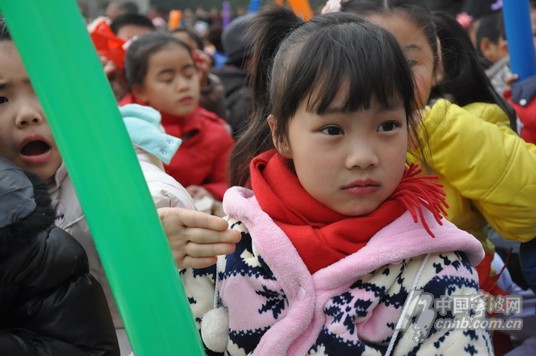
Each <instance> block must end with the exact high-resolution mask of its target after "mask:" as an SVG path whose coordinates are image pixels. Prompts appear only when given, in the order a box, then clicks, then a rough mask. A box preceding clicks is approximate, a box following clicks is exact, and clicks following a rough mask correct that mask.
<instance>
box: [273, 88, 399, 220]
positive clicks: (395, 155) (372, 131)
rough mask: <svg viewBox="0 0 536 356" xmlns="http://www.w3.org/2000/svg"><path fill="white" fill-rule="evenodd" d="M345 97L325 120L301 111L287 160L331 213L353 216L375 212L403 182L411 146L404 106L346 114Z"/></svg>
mask: <svg viewBox="0 0 536 356" xmlns="http://www.w3.org/2000/svg"><path fill="white" fill-rule="evenodd" d="M343 99H344V98H341V96H340V95H339V96H338V97H337V98H335V100H334V102H333V103H332V104H331V105H330V108H328V113H326V114H324V115H322V116H319V115H317V114H314V113H311V112H308V111H306V104H305V103H306V100H304V101H303V102H302V103H301V105H300V106H299V107H298V110H297V112H296V114H295V116H294V117H293V118H292V119H291V120H290V123H289V128H288V147H287V149H281V150H280V151H281V153H282V155H283V156H285V157H287V158H290V159H292V160H293V162H294V167H295V169H296V174H297V176H298V179H299V180H300V183H301V184H302V186H303V187H304V188H305V190H306V191H307V192H309V194H311V195H312V196H313V197H314V198H315V199H317V200H318V201H320V202H321V203H323V204H324V205H325V206H327V207H329V208H330V209H332V210H334V211H336V212H338V213H340V214H344V215H348V216H361V215H366V214H369V213H370V212H372V211H374V210H375V209H376V208H377V207H378V206H379V205H380V204H382V202H384V201H385V200H386V199H387V198H388V197H389V196H390V195H391V194H392V193H393V192H394V190H395V189H396V187H397V186H398V184H399V183H400V180H401V178H402V175H403V172H404V166H405V159H406V148H407V142H408V134H407V124H406V112H405V109H404V106H403V103H402V102H400V103H399V105H397V106H396V107H392V108H382V107H380V106H379V105H378V104H377V103H376V102H375V101H373V105H372V106H371V108H370V109H368V110H360V111H356V112H352V113H346V112H342V111H341V110H340V109H339V108H341V107H342V102H343Z"/></svg>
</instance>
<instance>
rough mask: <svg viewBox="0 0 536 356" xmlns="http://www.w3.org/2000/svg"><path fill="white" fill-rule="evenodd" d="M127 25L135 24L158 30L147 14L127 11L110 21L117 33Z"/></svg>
mask: <svg viewBox="0 0 536 356" xmlns="http://www.w3.org/2000/svg"><path fill="white" fill-rule="evenodd" d="M126 25H135V26H140V27H147V28H148V29H151V30H156V26H155V25H154V24H153V21H151V19H150V18H149V17H147V16H145V15H141V14H133V13H126V14H123V15H120V16H117V17H116V18H115V19H113V20H112V22H110V29H111V30H112V32H113V33H115V34H116V35H117V34H118V33H119V30H120V29H121V28H122V27H123V26H126Z"/></svg>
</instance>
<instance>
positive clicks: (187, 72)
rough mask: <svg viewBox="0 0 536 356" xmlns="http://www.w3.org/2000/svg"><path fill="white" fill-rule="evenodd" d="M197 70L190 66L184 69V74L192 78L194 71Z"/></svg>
mask: <svg viewBox="0 0 536 356" xmlns="http://www.w3.org/2000/svg"><path fill="white" fill-rule="evenodd" d="M196 72H197V69H195V68H192V69H188V70H185V71H184V76H185V77H186V78H188V79H192V78H193V76H194V75H195V73H196Z"/></svg>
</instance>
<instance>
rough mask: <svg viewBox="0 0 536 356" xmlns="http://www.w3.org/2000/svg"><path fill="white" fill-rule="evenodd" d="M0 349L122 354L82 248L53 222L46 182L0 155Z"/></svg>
mask: <svg viewBox="0 0 536 356" xmlns="http://www.w3.org/2000/svg"><path fill="white" fill-rule="evenodd" d="M0 355H2V356H3V355H6V356H7V355H9V356H18V355H54V356H63V355H65V356H77V355H119V347H118V344H117V338H116V335H115V330H114V326H113V323H112V319H111V316H110V313H109V310H108V306H107V304H106V299H105V297H104V294H103V291H102V289H101V286H100V284H99V283H98V282H97V281H96V280H95V279H94V278H93V277H92V276H91V275H90V274H89V269H88V262H87V257H86V255H85V252H84V250H83V248H82V247H81V246H80V244H79V243H78V242H77V241H76V240H75V239H74V238H73V237H72V236H71V235H69V234H67V233H66V232H65V231H63V230H62V229H60V228H58V227H56V226H55V225H54V211H53V209H52V208H51V206H50V198H49V196H48V193H47V188H46V186H45V185H44V184H43V183H41V182H40V181H39V179H38V178H36V177H35V176H33V175H31V174H24V173H23V172H22V171H21V170H20V169H18V168H17V167H15V166H13V165H12V164H11V163H10V162H9V161H7V160H5V159H3V158H1V157H0Z"/></svg>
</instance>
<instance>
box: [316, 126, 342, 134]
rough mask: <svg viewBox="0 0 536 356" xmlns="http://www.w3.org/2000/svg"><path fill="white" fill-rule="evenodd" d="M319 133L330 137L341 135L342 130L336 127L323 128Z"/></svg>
mask: <svg viewBox="0 0 536 356" xmlns="http://www.w3.org/2000/svg"><path fill="white" fill-rule="evenodd" d="M321 132H322V133H324V134H326V135H330V136H334V135H341V134H342V130H341V129H340V128H339V127H337V126H328V127H324V128H323V129H322V130H321Z"/></svg>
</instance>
